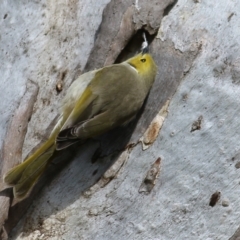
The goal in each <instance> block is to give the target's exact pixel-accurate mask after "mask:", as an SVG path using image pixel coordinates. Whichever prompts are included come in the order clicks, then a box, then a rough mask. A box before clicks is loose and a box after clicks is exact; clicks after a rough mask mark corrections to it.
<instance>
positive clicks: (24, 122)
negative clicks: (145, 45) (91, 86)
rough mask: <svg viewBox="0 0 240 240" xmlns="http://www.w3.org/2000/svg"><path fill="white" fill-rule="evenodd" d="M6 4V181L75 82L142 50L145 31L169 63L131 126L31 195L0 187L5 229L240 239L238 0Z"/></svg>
mask: <svg viewBox="0 0 240 240" xmlns="http://www.w3.org/2000/svg"><path fill="white" fill-rule="evenodd" d="M0 6H1V9H2V11H1V14H2V15H1V52H2V54H1V56H0V61H1V64H0V69H1V73H2V80H1V83H2V87H3V89H4V91H3V97H2V103H1V106H0V112H1V124H2V126H1V130H0V131H1V132H0V139H1V144H2V148H1V149H2V151H1V156H2V157H1V162H0V167H1V177H2V176H3V174H4V173H5V172H6V171H7V169H9V168H11V167H12V166H14V165H15V164H17V163H18V162H20V161H21V159H24V158H25V157H26V156H27V154H28V153H29V152H31V151H32V150H33V148H35V147H36V146H37V145H38V144H41V142H43V141H44V140H45V139H46V138H47V136H48V134H49V132H50V129H51V128H52V126H53V125H54V122H55V119H56V117H57V114H58V111H57V110H58V102H59V101H60V99H61V98H62V97H63V95H64V94H65V92H66V89H67V87H68V86H69V85H70V83H71V82H72V81H73V80H74V79H75V78H76V77H77V76H78V75H79V74H80V73H81V72H84V71H88V70H90V69H94V68H99V67H102V66H103V65H108V64H111V63H113V62H115V61H121V60H123V59H125V58H127V57H128V56H131V55H133V54H134V53H135V52H136V49H138V48H139V46H140V44H141V41H142V40H141V31H139V30H140V29H144V30H145V31H147V32H148V33H149V35H148V37H149V39H150V40H151V41H152V42H151V49H150V51H151V52H152V55H153V57H154V59H155V60H156V63H157V65H158V75H157V78H156V81H155V83H154V86H153V88H152V90H151V92H150V95H149V98H148V99H147V102H146V104H145V107H144V109H143V110H142V112H141V113H140V114H139V116H138V117H137V119H136V120H135V121H134V122H133V123H131V124H130V125H129V126H127V127H126V128H124V129H116V130H114V131H112V132H110V133H107V134H105V135H104V136H102V137H101V138H100V139H98V140H91V141H89V142H88V143H86V144H85V145H84V146H80V147H79V146H74V147H72V148H70V149H69V150H67V151H64V152H61V153H58V155H57V156H55V164H54V165H52V166H50V167H49V169H48V171H47V172H46V174H45V175H44V176H43V177H42V179H41V181H40V182H39V184H37V185H36V187H35V188H34V190H33V192H32V194H31V195H30V196H29V197H28V198H27V199H25V200H24V201H21V202H16V201H13V202H12V195H11V190H4V191H2V192H1V195H0V206H1V213H2V214H1V218H0V224H1V227H2V238H7V237H8V236H10V237H9V238H10V239H67V238H68V239H229V238H230V239H238V238H239V230H237V229H238V224H239V223H238V222H239V215H240V214H239V209H240V206H239V204H240V203H239V201H238V198H239V193H240V192H239V191H240V187H239V162H240V158H239V156H240V155H239V149H240V148H239V143H238V139H239V133H240V128H239V117H240V116H239V112H240V111H239V99H240V98H239V91H240V90H239V82H240V80H239V79H240V74H239V72H240V65H239V57H238V56H239V43H238V39H239V29H238V18H237V14H238V12H239V11H238V10H240V3H238V2H236V1H235V2H234V1H230V0H229V1H218V2H217V3H212V2H209V1H184V0H179V1H171V0H165V1H157V0H155V1H151V2H149V1H140V0H139V1H117V0H115V1H114V0H112V1H107V0H106V1H104V0H101V1H85V2H84V1H80V2H78V1H58V3H57V4H56V3H55V2H54V1H48V2H45V1H41V3H34V2H31V3H29V2H28V1H20V2H18V3H16V1H3V2H2V3H1V5H0ZM57 84H59V86H63V90H62V91H57V90H56V85H57ZM168 104H169V105H168ZM161 109H162V111H160V110H161ZM159 111H160V112H159ZM156 116H157V117H156ZM153 119H155V120H154V122H152V120H153ZM163 121H164V123H163ZM151 122H152V124H150V123H151ZM147 129H148V132H147V134H145V135H144V132H145V131H146V130H147ZM158 131H160V132H159V133H158ZM25 134H26V136H25ZM143 135H144V137H143V138H141V137H142V136H143ZM146 136H147V137H146ZM155 138H156V139H155ZM24 139H25V140H24ZM140 139H141V141H142V142H144V143H145V145H147V146H148V149H147V150H145V151H143V150H142V145H141V143H140V141H139V140H140ZM146 139H148V140H146ZM152 142H153V144H152V145H151V144H150V143H152ZM21 156H22V158H21ZM157 159H158V160H157ZM156 160H157V161H156ZM156 177H157V178H156ZM146 179H147V180H146ZM149 182H150V185H149ZM149 186H150V187H149ZM216 192H217V193H216ZM210 205H211V206H210ZM19 220H20V221H19ZM17 223H18V224H17ZM16 224H17V225H16ZM13 227H15V228H14V229H13ZM236 230H237V231H236ZM235 231H236V232H235ZM9 234H10V235H9Z"/></svg>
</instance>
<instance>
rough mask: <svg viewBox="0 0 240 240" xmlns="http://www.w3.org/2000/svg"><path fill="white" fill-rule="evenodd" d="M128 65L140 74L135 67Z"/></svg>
mask: <svg viewBox="0 0 240 240" xmlns="http://www.w3.org/2000/svg"><path fill="white" fill-rule="evenodd" d="M128 65H129V66H130V67H131V68H132V69H134V70H135V71H136V72H137V73H138V70H137V69H136V68H135V67H133V66H132V65H131V64H128Z"/></svg>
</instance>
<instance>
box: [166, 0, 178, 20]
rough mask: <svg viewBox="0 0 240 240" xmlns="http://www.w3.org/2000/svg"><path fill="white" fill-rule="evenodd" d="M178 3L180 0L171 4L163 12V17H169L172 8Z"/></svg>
mask: <svg viewBox="0 0 240 240" xmlns="http://www.w3.org/2000/svg"><path fill="white" fill-rule="evenodd" d="M177 2H178V0H174V1H173V3H171V4H169V5H168V6H167V7H166V8H165V9H164V11H163V17H164V16H166V15H168V14H169V12H170V11H171V10H172V8H173V7H174V6H175V5H176V3H177Z"/></svg>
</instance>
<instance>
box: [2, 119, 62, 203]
mask: <svg viewBox="0 0 240 240" xmlns="http://www.w3.org/2000/svg"><path fill="white" fill-rule="evenodd" d="M63 122H64V121H63V118H60V120H59V121H58V123H57V125H56V126H55V128H54V130H53V131H52V133H51V136H50V137H49V139H48V140H47V141H46V142H45V143H44V144H43V145H42V146H41V147H40V148H39V149H38V150H37V151H35V152H34V153H33V154H32V155H31V156H29V157H28V158H27V159H26V160H25V161H24V162H22V163H21V164H19V165H17V166H16V167H14V168H12V169H11V170H10V171H9V172H7V173H6V175H5V176H4V178H3V180H4V182H5V184H6V185H8V186H12V187H13V194H14V197H15V198H18V199H22V198H24V197H26V196H27V194H28V193H29V192H30V191H31V189H32V188H33V186H34V184H35V183H36V182H37V180H38V179H39V177H40V176H41V175H42V173H43V172H44V170H45V169H46V167H47V165H48V164H49V163H50V162H51V160H52V159H51V156H52V155H53V153H54V152H55V150H56V144H55V139H56V137H57V135H58V133H59V131H60V129H61V126H62V124H63Z"/></svg>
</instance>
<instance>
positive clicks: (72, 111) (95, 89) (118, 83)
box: [4, 40, 157, 199]
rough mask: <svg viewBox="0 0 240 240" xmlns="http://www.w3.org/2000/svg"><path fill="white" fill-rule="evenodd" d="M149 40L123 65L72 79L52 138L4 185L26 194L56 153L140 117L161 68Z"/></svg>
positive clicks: (18, 194)
mask: <svg viewBox="0 0 240 240" xmlns="http://www.w3.org/2000/svg"><path fill="white" fill-rule="evenodd" d="M144 44H145V45H144ZM144 44H143V47H142V51H141V53H139V54H138V55H136V56H134V57H132V58H130V59H128V60H126V61H124V62H122V63H120V64H113V65H110V66H106V67H103V68H100V69H97V70H94V71H90V72H87V73H84V74H82V75H81V76H80V77H79V78H78V79H76V80H75V81H74V82H73V83H72V85H71V86H70V87H69V89H68V91H67V93H66V96H65V97H64V99H63V101H62V104H61V112H60V117H59V120H58V122H57V124H56V126H55V127H54V129H53V131H52V133H51V135H50V137H49V139H48V140H47V141H46V142H45V143H44V144H43V145H42V146H41V147H40V148H39V149H38V150H37V151H35V152H34V153H33V154H32V155H31V156H29V157H28V158H27V159H26V160H25V161H24V162H22V163H21V164H19V165H17V166H16V167H14V168H12V169H11V170H10V171H9V172H7V173H6V175H5V176H4V182H5V184H6V185H7V186H12V187H13V192H14V197H15V198H19V199H21V198H24V197H26V196H27V194H28V193H29V192H30V190H31V189H32V187H33V186H34V184H35V183H36V182H37V180H38V179H39V177H40V176H41V174H42V173H43V171H44V170H45V169H46V167H47V165H48V164H49V161H51V158H50V157H51V156H52V154H53V153H54V151H56V150H62V149H64V148H66V147H68V146H70V145H72V144H73V143H76V142H78V141H80V142H84V141H85V140H86V139H89V138H93V137H96V136H98V135H100V134H103V133H105V132H107V131H109V130H111V129H113V128H115V127H117V126H120V125H124V124H126V123H128V122H129V121H131V120H132V119H133V118H134V117H135V116H136V114H137V112H138V111H139V109H140V108H141V107H142V105H143V102H144V100H145V98H146V96H147V95H148V92H149V90H150V88H151V86H152V84H153V82H154V79H155V76H156V72H157V66H156V64H155V62H154V60H153V58H152V57H151V55H150V54H149V53H148V51H147V49H148V46H147V44H146V40H145V42H144Z"/></svg>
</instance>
